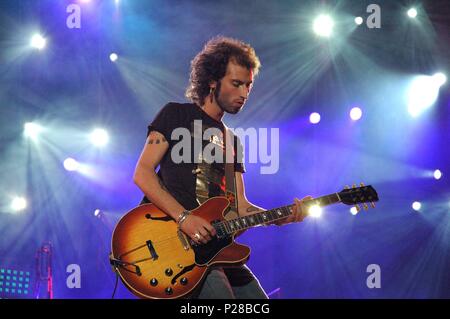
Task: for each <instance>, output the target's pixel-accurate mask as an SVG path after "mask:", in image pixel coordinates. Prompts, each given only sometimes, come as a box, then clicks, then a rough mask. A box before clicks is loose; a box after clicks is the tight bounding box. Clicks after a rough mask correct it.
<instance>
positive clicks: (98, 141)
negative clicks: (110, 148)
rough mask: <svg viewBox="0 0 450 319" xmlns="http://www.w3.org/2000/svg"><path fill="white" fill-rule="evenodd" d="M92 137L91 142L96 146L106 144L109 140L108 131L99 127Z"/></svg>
mask: <svg viewBox="0 0 450 319" xmlns="http://www.w3.org/2000/svg"><path fill="white" fill-rule="evenodd" d="M90 139H91V143H92V144H94V145H95V146H99V147H101V146H105V145H106V144H108V141H109V136H108V132H106V131H105V130H104V129H101V128H97V129H95V130H93V131H92V133H91V135H90Z"/></svg>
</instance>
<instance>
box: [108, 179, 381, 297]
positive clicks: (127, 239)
mask: <svg viewBox="0 0 450 319" xmlns="http://www.w3.org/2000/svg"><path fill="white" fill-rule="evenodd" d="M376 201H378V195H377V192H376V191H375V189H374V188H373V187H372V186H370V185H369V186H363V184H361V187H356V186H355V185H354V186H353V188H346V189H343V190H342V191H340V192H338V193H334V194H330V195H326V196H322V197H318V198H315V199H311V200H308V201H305V202H304V204H305V206H306V207H307V208H310V207H312V206H319V207H322V206H327V205H331V204H334V203H343V204H346V205H356V207H357V208H358V210H359V206H358V204H363V206H364V209H367V208H368V205H367V203H370V204H371V206H372V207H375V204H374V202H376ZM229 204H230V202H229V200H228V199H227V198H226V197H212V198H210V199H208V200H207V201H205V202H204V203H203V204H202V205H201V206H199V207H197V208H196V209H194V210H193V211H192V213H191V214H192V215H196V216H200V217H202V218H204V219H205V220H207V221H208V222H210V223H211V225H212V226H213V227H214V228H215V230H216V232H217V235H216V236H215V237H214V238H213V239H212V240H210V241H209V242H208V243H207V244H202V245H196V244H195V243H194V242H193V241H191V239H190V238H189V237H188V236H186V235H185V234H184V233H183V232H182V231H180V230H179V229H178V227H177V226H178V225H177V223H176V222H175V221H174V220H173V219H172V218H171V217H170V216H169V215H167V214H165V213H164V212H163V211H161V210H160V209H159V208H158V207H156V206H155V205H154V204H144V205H141V206H138V207H135V208H134V209H132V210H130V211H129V212H128V213H127V214H125V215H124V216H123V217H122V218H121V219H120V220H119V222H118V224H117V225H116V227H115V229H114V231H113V235H112V243H111V246H112V248H111V249H112V250H111V255H110V262H111V265H112V266H113V269H114V270H115V271H116V272H117V274H118V275H119V276H120V278H121V280H122V282H123V283H124V284H125V286H126V287H127V288H128V289H129V290H130V291H131V292H132V293H133V294H135V295H136V296H138V297H140V298H150V299H175V298H181V297H187V296H189V294H191V293H192V292H193V291H194V289H195V288H196V287H197V286H198V285H199V283H200V282H201V281H202V279H203V278H204V276H205V274H206V271H207V270H208V267H210V266H213V265H227V266H233V265H241V264H244V263H245V262H246V261H247V259H248V258H249V256H250V248H249V247H248V246H245V245H241V244H238V243H236V242H235V241H234V237H235V234H236V233H237V232H239V231H241V230H244V229H248V228H251V227H255V226H259V225H263V224H266V223H270V222H272V221H276V220H279V219H283V218H286V217H288V216H289V215H291V214H292V213H293V207H294V205H287V206H282V207H278V208H275V209H271V210H267V211H264V212H258V213H255V214H252V215H248V216H243V217H238V218H235V219H231V220H226V219H225V218H224V216H225V215H226V213H227V212H228V210H229V209H230V207H229Z"/></svg>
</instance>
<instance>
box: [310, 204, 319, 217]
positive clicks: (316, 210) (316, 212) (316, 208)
mask: <svg viewBox="0 0 450 319" xmlns="http://www.w3.org/2000/svg"><path fill="white" fill-rule="evenodd" d="M308 213H309V215H310V216H311V217H314V218H319V217H321V216H322V208H321V207H320V206H319V205H313V206H311V207H310V208H309V210H308Z"/></svg>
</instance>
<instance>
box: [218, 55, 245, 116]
mask: <svg viewBox="0 0 450 319" xmlns="http://www.w3.org/2000/svg"><path fill="white" fill-rule="evenodd" d="M252 84H253V72H252V71H251V70H248V69H247V68H245V67H243V66H241V65H239V64H236V63H235V62H234V61H232V60H230V61H229V62H228V66H227V71H226V74H225V76H224V77H223V78H222V79H221V80H220V81H219V82H218V83H217V86H216V90H215V94H214V95H215V98H216V102H217V104H218V105H219V107H220V108H221V109H222V110H223V111H224V112H227V113H230V114H236V113H238V112H239V111H240V110H241V109H242V107H243V106H244V103H245V101H247V98H248V95H249V94H250V90H251V89H252Z"/></svg>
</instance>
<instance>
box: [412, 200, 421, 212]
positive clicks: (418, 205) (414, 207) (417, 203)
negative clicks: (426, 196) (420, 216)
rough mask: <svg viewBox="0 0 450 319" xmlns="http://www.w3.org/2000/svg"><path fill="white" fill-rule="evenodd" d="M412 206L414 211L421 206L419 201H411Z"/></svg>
mask: <svg viewBox="0 0 450 319" xmlns="http://www.w3.org/2000/svg"><path fill="white" fill-rule="evenodd" d="M412 208H413V209H414V210H415V211H419V210H420V209H421V208H422V204H421V203H420V202H414V203H412Z"/></svg>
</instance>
